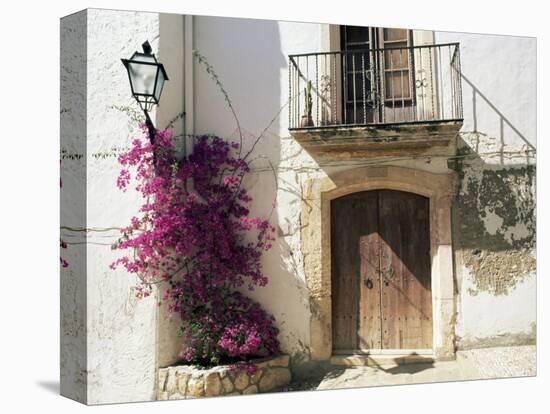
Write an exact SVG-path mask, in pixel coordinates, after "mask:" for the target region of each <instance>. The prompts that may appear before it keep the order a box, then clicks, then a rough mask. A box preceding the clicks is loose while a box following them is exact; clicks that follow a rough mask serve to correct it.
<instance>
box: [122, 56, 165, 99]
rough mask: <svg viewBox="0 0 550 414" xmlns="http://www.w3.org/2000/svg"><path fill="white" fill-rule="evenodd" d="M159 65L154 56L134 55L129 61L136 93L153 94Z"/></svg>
mask: <svg viewBox="0 0 550 414" xmlns="http://www.w3.org/2000/svg"><path fill="white" fill-rule="evenodd" d="M157 72H158V66H157V62H156V60H155V58H154V57H153V56H147V55H141V56H134V57H132V59H131V60H130V61H129V62H128V73H129V75H130V81H131V82H132V89H133V91H134V94H139V95H153V93H154V92H155V91H154V89H155V78H156V76H157Z"/></svg>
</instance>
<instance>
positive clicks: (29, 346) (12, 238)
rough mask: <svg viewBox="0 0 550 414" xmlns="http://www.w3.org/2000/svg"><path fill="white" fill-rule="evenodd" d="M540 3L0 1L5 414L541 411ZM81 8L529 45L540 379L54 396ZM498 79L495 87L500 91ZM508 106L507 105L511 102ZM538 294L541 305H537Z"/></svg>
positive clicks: (544, 360) (1, 398) (0, 398)
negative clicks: (215, 394) (72, 61)
mask: <svg viewBox="0 0 550 414" xmlns="http://www.w3.org/2000/svg"><path fill="white" fill-rule="evenodd" d="M544 5H545V2H542V1H528V0H523V1H515V2H508V3H507V2H504V1H499V2H494V1H493V2H489V1H486V2H482V1H480V0H460V1H459V0H453V1H444V0H430V1H427V0H416V1H411V0H393V1H388V0H383V1H379V2H376V3H374V2H373V1H372V0H371V1H368V0H363V1H356V2H351V1H345V2H341V1H334V0H332V1H330V2H321V1H319V0H316V1H313V2H309V3H308V2H305V1H298V0H272V1H265V0H264V1H255V2H250V3H246V2H244V1H242V2H237V1H235V0H233V1H227V0H226V1H206V0H187V1H182V0H179V1H178V0H172V1H168V0H155V1H154V2H153V1H143V0H132V1H129V0H110V1H93V0H88V1H81V0H72V1H68V0H64V1H58V2H52V1H41V2H38V1H36V2H31V1H22V0H18V1H14V0H11V1H10V0H8V1H7V2H3V4H2V11H1V14H0V30H1V37H0V41H1V43H0V44H1V46H0V74H1V77H0V106H1V110H0V120H1V127H0V145H1V146H0V157H1V158H0V169H1V171H0V180H1V181H0V183H1V187H0V191H1V192H0V194H1V195H0V232H1V233H0V244H1V246H0V260H1V264H0V269H1V270H0V277H1V279H0V281H1V284H0V287H1V290H0V307H1V309H0V318H1V324H0V347H1V350H0V358H1V360H0V362H1V363H0V380H1V388H0V410H1V411H2V412H6V413H12V412H23V411H24V412H31V413H32V412H38V411H39V412H56V413H78V412H83V411H85V410H94V411H96V412H102V413H103V412H105V413H107V412H132V413H141V412H159V410H162V411H163V412H165V413H171V412H178V413H181V412H197V411H199V410H200V412H223V413H227V412H243V413H244V412H248V411H256V412H257V411H261V412H262V413H269V412H278V413H280V412H288V413H290V412H298V411H300V410H303V411H304V412H311V411H315V412H333V413H340V412H342V411H343V410H349V411H350V412H371V413H373V412H375V413H393V412H400V413H415V412H421V413H423V414H424V413H432V412H433V413H435V412H438V413H439V412H445V413H446V414H447V413H463V412H466V411H472V412H475V413H483V412H490V413H516V414H517V413H526V412H548V410H549V406H550V403H549V402H548V395H547V394H548V393H549V391H548V390H550V386H549V385H550V384H549V381H548V378H549V374H548V372H549V368H548V357H547V355H548V353H547V351H546V348H547V344H546V341H545V340H546V339H547V335H545V332H548V321H549V320H550V318H548V317H547V316H546V315H544V313H545V308H547V307H546V306H545V299H547V298H548V294H547V292H545V290H547V289H548V286H549V284H548V282H546V281H545V279H546V278H545V276H546V273H547V272H546V271H547V269H548V262H549V261H548V259H547V257H545V254H544V253H543V252H546V256H548V252H550V250H549V244H548V219H547V218H546V216H545V212H546V211H548V209H549V208H550V207H549V204H548V187H547V186H546V188H545V185H546V182H545V178H546V179H547V178H548V167H547V164H546V163H545V162H544V160H545V157H547V156H548V150H547V148H548V144H546V143H545V141H546V140H545V138H546V137H545V135H546V134H547V131H548V128H545V125H544V120H545V116H544V115H543V114H545V112H547V111H545V108H544V105H543V104H544V102H543V101H544V98H547V97H548V86H547V85H548V82H546V84H545V83H544V82H543V79H542V75H543V73H544V72H545V70H544V67H543V65H544V61H545V60H547V59H550V58H549V55H548V52H549V46H548V45H549V44H550V41H547V40H546V39H548V38H549V29H548V20H547V18H548V15H549V13H548V11H547V10H545V7H544ZM86 7H105V8H120V9H130V10H147V11H159V12H173V13H181V14H206V15H222V16H234V17H256V18H270V19H277V20H298V21H316V22H326V23H348V24H360V25H373V26H389V27H408V28H416V29H430V30H450V31H466V32H479V33H497V34H514V35H524V36H536V37H538V50H539V57H538V65H539V66H538V90H539V105H538V214H537V219H538V230H539V231H538V258H539V261H538V305H539V306H538V311H539V313H538V316H539V319H538V350H539V353H538V354H539V355H538V372H539V374H538V377H537V378H527V379H507V380H491V381H475V382H462V383H446V384H432V385H409V386H398V387H378V388H369V389H358V390H342V391H323V392H307V393H286V394H275V395H273V394H272V395H258V396H251V397H235V398H218V399H216V398H214V399H209V400H195V401H170V402H163V403H142V404H124V405H112V406H102V407H96V408H86V407H84V406H82V405H80V404H78V403H75V402H73V401H70V400H67V399H65V398H62V397H60V396H58V395H57V394H58V377H59V368H58V366H59V275H58V265H59V259H58V257H59V254H58V253H59V252H58V243H59V242H58V237H59V231H58V229H59V196H58V191H59V18H60V17H62V16H64V15H67V14H70V13H73V12H75V11H78V10H81V9H83V8H86ZM507 81H510V82H513V80H512V79H511V80H503V84H502V87H503V88H505V87H506V82H507ZM511 99H513V97H511ZM542 296H546V297H545V298H544V299H543V298H542Z"/></svg>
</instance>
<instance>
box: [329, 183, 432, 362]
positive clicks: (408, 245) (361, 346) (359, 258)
mask: <svg viewBox="0 0 550 414" xmlns="http://www.w3.org/2000/svg"><path fill="white" fill-rule="evenodd" d="M429 249H430V240H429V202H428V199H427V198H425V197H422V196H419V195H416V194H412V193H406V192H401V191H390V190H377V191H366V192H361V193H354V194H351V195H348V196H345V197H341V198H338V199H336V200H333V201H332V203H331V254H332V256H331V258H332V326H333V350H334V352H335V353H338V352H340V353H348V352H358V351H359V352H365V351H369V350H377V349H431V348H432V302H431V286H430V280H431V271H430V250H429Z"/></svg>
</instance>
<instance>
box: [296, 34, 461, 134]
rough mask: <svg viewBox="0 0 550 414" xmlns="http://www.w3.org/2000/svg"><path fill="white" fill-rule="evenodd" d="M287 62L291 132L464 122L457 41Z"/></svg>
mask: <svg viewBox="0 0 550 414" xmlns="http://www.w3.org/2000/svg"><path fill="white" fill-rule="evenodd" d="M289 59H290V68H289V69H290V70H289V90H290V101H289V102H290V103H289V105H290V108H289V109H290V110H289V128H290V129H291V130H292V129H309V128H323V127H349V126H373V125H382V124H402V123H405V124H408V123H419V122H441V121H461V120H462V116H463V115H462V92H461V78H460V51H459V44H458V43H448V44H439V45H426V46H412V47H403V48H386V49H369V50H353V51H339V52H324V53H306V54H300V55H291V56H289Z"/></svg>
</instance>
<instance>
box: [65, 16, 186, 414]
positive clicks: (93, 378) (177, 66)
mask: <svg viewBox="0 0 550 414" xmlns="http://www.w3.org/2000/svg"><path fill="white" fill-rule="evenodd" d="M79 16H82V17H81V20H80V21H79V24H80V26H79V27H78V29H79V30H80V31H81V32H82V33H83V34H84V36H85V38H84V39H81V40H82V41H81V42H80V43H79V46H78V47H79V48H80V49H81V50H76V52H84V53H86V54H87V67H86V71H85V74H86V76H87V78H85V87H84V88H80V89H78V90H75V89H71V88H72V87H73V85H72V84H70V83H67V87H66V89H65V90H62V95H64V96H66V97H67V101H68V103H67V106H70V109H71V110H73V111H74V110H75V109H78V108H79V103H78V102H74V95H75V92H78V93H80V94H81V95H79V96H78V97H79V98H81V100H83V102H82V103H81V104H82V105H84V106H83V107H84V111H86V114H87V116H86V124H85V125H86V129H85V130H84V133H85V137H80V136H74V135H71V130H70V126H71V125H69V124H67V125H66V127H65V129H64V131H65V133H66V134H68V135H69V136H68V137H67V138H66V139H62V153H63V151H66V152H68V153H71V154H73V153H80V154H81V155H82V158H80V159H79V160H73V159H64V160H63V162H62V176H63V177H65V176H66V177H67V178H66V180H65V181H66V182H64V185H65V187H64V191H63V192H62V197H63V195H64V194H66V196H67V197H70V196H71V195H74V191H76V190H75V188H76V186H77V185H79V186H80V187H79V188H83V189H85V196H83V197H82V199H83V200H84V201H85V206H80V207H79V210H78V213H79V214H85V218H84V219H82V220H76V222H75V220H72V219H71V217H72V216H71V212H70V211H69V209H65V210H63V211H62V223H63V224H64V225H66V226H72V227H74V228H77V229H82V228H86V229H87V232H85V231H82V230H79V231H70V230H62V237H64V238H65V239H66V240H68V241H69V243H71V242H73V243H77V244H76V245H75V246H85V254H84V252H82V253H81V254H80V257H78V256H79V254H78V251H77V250H76V248H75V247H73V246H72V245H69V248H68V249H67V254H66V257H67V259H68V260H69V263H70V266H69V268H67V269H66V270H65V269H63V270H62V280H63V278H64V277H65V278H67V276H65V275H67V274H69V273H68V272H74V271H76V270H80V271H81V272H82V274H83V275H84V277H85V279H86V286H85V289H82V291H83V292H85V293H84V297H85V298H83V299H84V300H83V303H84V304H85V306H86V318H87V320H86V323H85V325H86V329H85V331H86V343H85V348H84V349H83V352H84V353H85V355H84V356H83V357H82V358H83V359H84V360H85V361H86V362H85V365H84V366H82V367H80V369H81V372H80V375H81V376H82V377H83V378H84V382H85V383H86V385H87V388H84V394H85V395H84V396H81V397H80V398H79V399H80V400H83V401H86V402H87V403H89V404H95V403H113V402H124V401H146V400H150V399H152V398H153V396H154V391H155V373H156V369H157V367H158V365H159V364H167V363H170V362H173V360H172V361H167V360H166V358H167V357H166V355H169V356H170V357H169V358H172V359H173V356H174V354H176V355H177V347H178V346H179V344H178V340H177V337H176V336H175V335H173V331H176V330H177V323H173V322H170V317H169V316H168V315H166V314H165V313H164V312H163V311H162V309H161V310H160V311H159V310H158V307H157V304H156V302H157V299H158V298H157V296H156V295H153V296H151V297H149V298H147V299H143V300H138V299H137V298H136V297H135V293H134V290H133V288H134V286H136V279H135V277H134V276H131V275H128V274H127V273H126V272H125V271H123V270H122V269H118V270H115V271H113V270H111V269H110V268H109V264H110V263H112V262H113V261H114V260H115V259H116V258H117V257H119V256H120V254H121V253H120V252H116V251H113V250H111V247H110V246H111V244H112V243H113V242H114V241H115V240H116V239H117V238H118V236H119V231H118V229H119V228H120V227H122V226H125V225H127V224H128V223H129V219H130V217H131V216H132V215H134V214H137V212H138V209H139V207H140V206H141V204H142V200H141V198H140V196H139V194H138V193H137V192H135V191H128V192H126V193H123V192H121V191H120V190H118V189H117V187H116V177H117V176H118V172H119V170H120V166H119V164H118V161H117V158H116V157H117V155H118V154H119V153H120V152H121V150H124V149H126V148H128V147H129V145H130V143H131V141H132V140H133V139H134V137H136V136H139V135H140V134H141V132H140V131H138V129H137V125H135V123H134V122H132V121H131V120H130V119H129V117H128V115H127V114H126V113H124V112H122V111H120V110H118V109H114V108H113V106H119V107H125V106H129V107H131V108H134V109H138V107H137V104H136V103H135V101H134V99H133V98H132V96H131V93H130V87H129V84H128V76H127V73H126V70H125V69H124V67H123V65H122V64H121V62H120V59H121V58H122V57H129V56H131V55H132V53H133V52H134V51H136V50H140V49H141V44H142V43H143V42H144V41H145V40H149V42H150V43H151V45H152V47H153V51H154V53H157V54H158V55H159V57H160V58H161V59H163V62H164V65H165V67H166V69H167V71H168V72H169V73H170V76H169V77H170V82H171V90H170V91H168V92H166V93H165V96H164V97H165V98H166V100H165V103H166V105H165V106H163V107H162V108H160V109H159V110H158V112H157V113H153V116H152V118H153V119H155V118H156V115H158V119H157V122H158V123H162V124H163V126H164V125H165V124H166V123H167V122H168V121H169V120H170V119H172V118H173V117H174V116H176V115H177V114H178V113H179V112H180V111H182V110H183V69H182V65H181V60H182V55H183V46H182V45H183V16H178V15H159V14H158V13H144V12H123V11H113V10H98V9H89V10H86V11H83V12H81V13H80V14H79ZM69 22H70V20H69V19H67V20H62V32H63V30H64V29H63V28H64V27H66V26H67V25H68V23H69ZM65 31H67V30H65ZM161 32H162V33H165V37H164V39H165V41H164V42H163V43H161V44H159V43H160V42H159V37H160V33H161ZM180 34H181V37H180V36H179V35H180ZM70 37H71V34H70V33H69V34H67V39H65V40H64V41H63V45H62V46H63V47H66V48H70V46H71V42H74V40H72V39H71V38H70ZM174 49H175V50H174ZM69 50H71V49H69ZM69 55H70V52H69ZM160 55H162V56H160ZM70 70H71V69H70V68H69V69H68V70H67V72H69V73H70ZM86 109H87V110H86ZM62 112H63V111H62ZM182 129H183V125H182V122H181V121H180V122H179V123H177V124H176V132H177V133H181V132H182ZM79 140H83V142H84V144H82V145H81V144H79V142H81V141H79ZM82 152H84V153H83V154H82ZM75 171H76V172H75ZM79 172H83V173H84V174H85V177H82V180H81V181H82V182H80V184H78V183H74V182H73V181H74V177H73V176H76V177H77V178H78V173H79ZM71 211H72V210H71ZM78 243H86V244H78ZM82 258H84V260H85V263H84V268H82V269H80V268H78V267H77V266H76V264H77V263H79V261H81V260H82ZM64 272H65V273H64ZM67 286H69V285H67ZM69 294H72V293H71V291H70V290H68V292H67V296H69ZM64 300H66V298H64ZM67 303H69V302H67ZM74 306H76V305H74V304H73V305H70V304H69V306H67V307H66V309H67V311H71V310H72V308H73V307H74ZM69 316H70V315H69ZM69 316H68V317H67V318H65V319H66V320H67V323H68V324H70V325H73V324H74V323H75V322H74V321H72V320H71V319H70V317H69ZM73 319H74V318H73ZM167 331H170V334H169V335H166V332H167ZM159 339H160V340H159ZM160 345H162V346H160ZM82 348H83V347H81V348H79V349H74V347H72V348H70V352H75V353H76V352H81V351H82ZM65 349H66V348H65ZM62 352H63V350H62ZM159 353H160V354H162V355H163V358H164V359H163V358H159ZM75 357H76V356H75V355H72V356H68V357H67V358H66V359H67V361H71V360H73V359H74V358H75ZM71 358H73V359H71ZM70 369H71V370H72V368H70ZM82 370H87V373H83V372H82ZM63 371H64V369H63V368H62V372H63ZM62 375H63V374H62ZM65 394H66V393H65Z"/></svg>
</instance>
